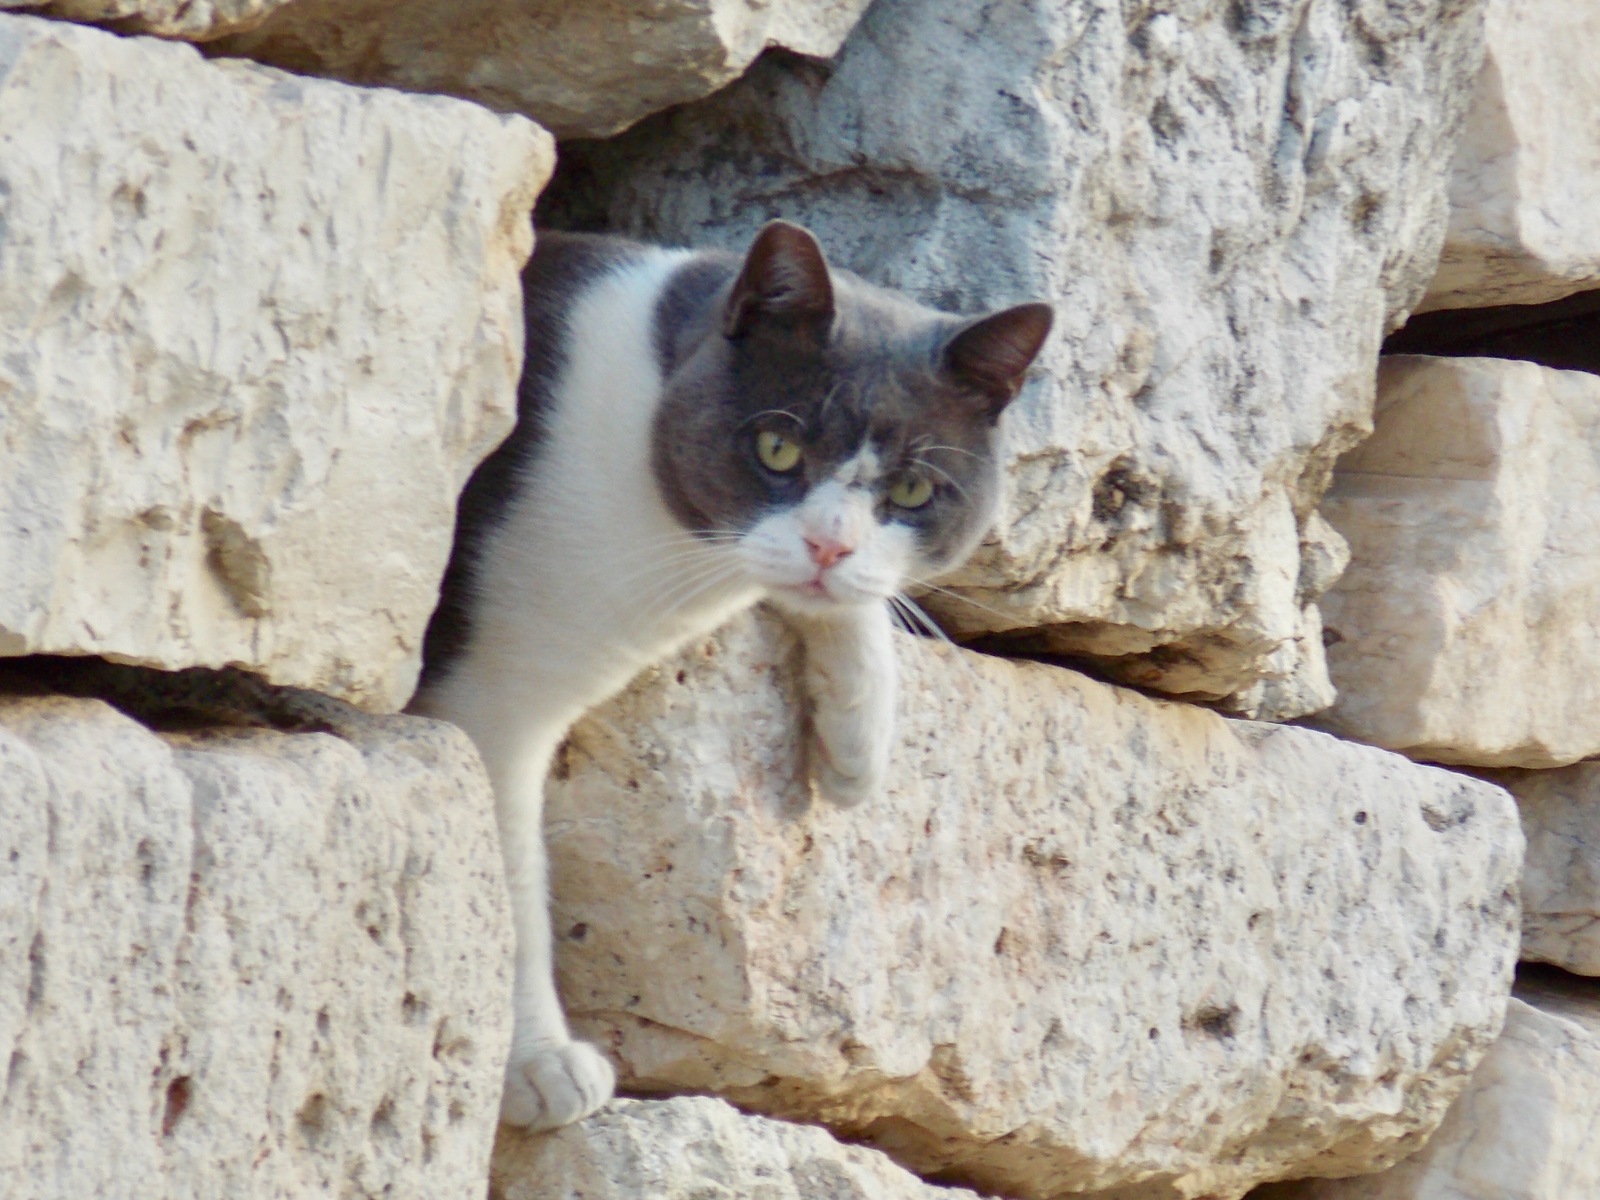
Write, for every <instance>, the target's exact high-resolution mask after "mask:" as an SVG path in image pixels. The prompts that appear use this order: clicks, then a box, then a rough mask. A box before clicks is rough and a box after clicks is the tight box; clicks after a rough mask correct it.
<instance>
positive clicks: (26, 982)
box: [0, 696, 510, 1200]
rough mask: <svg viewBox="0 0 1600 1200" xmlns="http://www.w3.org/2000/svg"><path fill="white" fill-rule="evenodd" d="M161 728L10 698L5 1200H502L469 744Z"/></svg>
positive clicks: (386, 736)
mask: <svg viewBox="0 0 1600 1200" xmlns="http://www.w3.org/2000/svg"><path fill="white" fill-rule="evenodd" d="M307 713H308V715H309V716H310V717H311V718H314V720H315V722H316V723H317V724H320V725H321V726H322V727H323V728H324V729H325V730H326V732H321V733H316V732H302V733H282V732H278V731H276V730H274V729H270V728H213V729H211V730H209V731H206V730H201V731H190V732H180V733H168V734H163V735H160V736H158V735H156V734H153V733H151V732H150V731H149V730H147V729H146V728H145V727H143V726H142V725H139V724H137V723H135V722H134V721H132V720H130V719H129V718H127V717H125V716H122V715H120V714H119V713H117V712H116V711H114V710H113V709H111V708H110V707H108V706H106V705H105V704H102V703H101V702H99V701H95V700H83V699H69V698H64V697H47V698H20V697H15V696H13V697H0V861H5V862H6V863H7V864H8V865H7V866H6V868H5V869H4V871H0V1046H3V1047H5V1051H4V1052H5V1053H6V1054H8V1055H9V1066H8V1068H7V1075H6V1085H5V1088H4V1090H3V1092H0V1179H4V1180H5V1181H6V1183H5V1188H4V1190H5V1194H6V1196H7V1197H8V1200H60V1198H61V1197H67V1196H82V1197H89V1196H105V1197H113V1196H114V1197H117V1198H118V1200H216V1198H217V1197H221V1196H241V1197H242V1196H284V1197H289V1196H313V1195H317V1196H324V1195H326V1196H331V1195H336V1194H337V1195H340V1196H350V1197H379V1196H382V1197H386V1198H392V1200H440V1198H446V1197H460V1198H461V1200H469V1198H474V1200H475V1198H476V1197H479V1196H481V1195H482V1189H483V1177H484V1174H485V1171H486V1169H487V1163H488V1156H489V1152H490V1148H491V1144H492V1140H493V1136H494V1130H495V1125H496V1122H497V1119H498V1111H499V1093H500V1080H501V1073H502V1071H503V1066H504V1056H505V1053H506V1048H507V1043H508V1039H509V1036H510V1013H509V989H510V982H509V978H508V968H507V963H508V962H509V954H510V949H509V938H510V935H509V918H508V914H507V913H506V911H505V901H504V899H503V897H502V884H501V881H500V873H499V866H498V861H499V856H498V853H497V850H496V843H495V834H494V825H493V818H492V815H491V813H492V803H491V800H490V798H489V795H488V784H487V780H486V779H485V777H484V775H483V771H482V767H481V766H480V765H479V764H478V762H477V758H476V755H475V754H474V753H473V751H472V749H471V747H470V746H469V745H468V743H467V742H466V740H465V738H464V737H463V736H462V735H461V734H460V733H458V732H457V731H456V730H454V729H451V728H450V727H448V726H444V725H440V724H437V723H434V722H429V721H423V720H420V719H417V718H410V717H386V718H372V717H363V716H360V715H359V714H356V713H354V712H353V711H352V710H349V709H347V708H344V707H343V706H339V705H337V704H335V703H334V702H332V701H321V702H320V703H316V704H312V706H311V707H309V708H308V709H307Z"/></svg>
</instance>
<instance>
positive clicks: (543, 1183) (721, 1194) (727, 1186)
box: [489, 1096, 977, 1200]
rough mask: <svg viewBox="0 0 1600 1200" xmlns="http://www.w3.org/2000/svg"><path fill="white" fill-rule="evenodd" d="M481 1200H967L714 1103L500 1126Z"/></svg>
mask: <svg viewBox="0 0 1600 1200" xmlns="http://www.w3.org/2000/svg"><path fill="white" fill-rule="evenodd" d="M493 1179H494V1182H493V1185H492V1186H491V1188H490V1192H489V1196H490V1200H555V1198H556V1197H562V1198H563V1200H565V1198H567V1197H574V1198H576V1197H581V1198H582V1200H645V1198H647V1200H977V1196H976V1194H975V1193H973V1192H969V1191H967V1190H966V1189H964V1188H946V1187H934V1186H932V1185H930V1184H927V1183H924V1182H923V1181H922V1180H920V1179H918V1178H917V1177H916V1176H915V1175H912V1174H910V1173H909V1172H907V1171H905V1170H903V1169H901V1168H900V1167H897V1166H895V1165H894V1163H892V1162H890V1161H889V1159H887V1158H886V1157H884V1155H883V1154H881V1153H879V1152H878V1151H875V1150H868V1149H865V1148H863V1147H861V1146H845V1145H841V1144H840V1143H839V1142H837V1141H835V1140H834V1139H833V1138H831V1137H829V1136H828V1134H827V1133H825V1132H824V1131H823V1130H821V1129H818V1128H816V1127H815V1126H811V1125H791V1124H789V1123H788V1122H785V1121H769V1120H767V1119H766V1118H764V1117H751V1116H746V1115H744V1114H743V1113H741V1112H739V1111H738V1109H736V1108H733V1107H732V1106H731V1105H728V1104H726V1103H724V1102H723V1101H721V1100H713V1099H708V1098H706V1097H700V1096H696V1097H688V1096H684V1097H679V1098H677V1099H673V1100H618V1101H615V1102H614V1103H613V1104H612V1105H611V1106H610V1107H609V1108H607V1109H604V1110H602V1111H601V1112H598V1113H596V1114H595V1115H594V1116H592V1117H590V1118H589V1119H588V1120H586V1121H583V1122H582V1123H580V1124H578V1125H571V1126H568V1127H567V1128H566V1129H562V1130H559V1131H557V1132H556V1133H554V1134H535V1135H532V1136H530V1135H528V1134H525V1133H521V1132H519V1131H517V1130H513V1129H509V1128H507V1129H504V1130H502V1131H501V1134H500V1140H499V1142H498V1143H497V1144H496V1146H495V1156H494V1175H493Z"/></svg>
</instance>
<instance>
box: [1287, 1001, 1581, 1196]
mask: <svg viewBox="0 0 1600 1200" xmlns="http://www.w3.org/2000/svg"><path fill="white" fill-rule="evenodd" d="M1516 997H1517V998H1515V999H1513V1000H1512V1001H1511V1005H1510V1007H1509V1008H1508V1009H1507V1011H1506V1026H1505V1032H1504V1033H1503V1034H1502V1035H1501V1036H1500V1040H1499V1041H1497V1042H1496V1043H1495V1044H1494V1047H1493V1048H1492V1049H1491V1050H1490V1051H1489V1053H1488V1054H1487V1055H1486V1056H1485V1057H1484V1060H1483V1062H1482V1063H1480V1064H1479V1066H1478V1070H1477V1072H1476V1073H1475V1074H1474V1075H1473V1077H1472V1086H1471V1087H1470V1088H1468V1089H1467V1091H1465V1092H1463V1093H1462V1094H1461V1097H1460V1099H1458V1100H1457V1101H1456V1102H1455V1104H1454V1105H1453V1106H1452V1107H1451V1109H1450V1115H1449V1116H1448V1117H1446V1118H1445V1122H1444V1124H1443V1125H1441V1126H1440V1127H1439V1132H1438V1133H1436V1134H1435V1135H1434V1136H1433V1138H1432V1139H1431V1140H1430V1141H1429V1142H1428V1144H1427V1145H1426V1146H1425V1147H1423V1149H1422V1151H1421V1152H1420V1153H1418V1154H1417V1155H1415V1156H1414V1157H1412V1158H1408V1159H1406V1160H1405V1162H1403V1163H1401V1164H1400V1165H1399V1166H1397V1167H1395V1168H1394V1169H1392V1170H1389V1171H1385V1172H1383V1173H1382V1174H1379V1175H1368V1176H1364V1177H1360V1178H1355V1179H1324V1180H1306V1181H1304V1182H1301V1183H1296V1184H1285V1185H1282V1186H1280V1187H1273V1188H1266V1189H1263V1191H1262V1193H1261V1195H1260V1200H1580V1197H1589V1196H1600V1138H1597V1137H1596V1136H1595V1131H1596V1130H1597V1129H1600V989H1597V988H1594V987H1590V988H1588V989H1587V995H1584V994H1580V992H1579V990H1578V989H1574V988H1571V987H1566V986H1562V985H1560V984H1556V985H1553V986H1550V985H1539V984H1536V985H1534V986H1531V987H1524V986H1523V985H1522V984H1521V983H1519V984H1518V985H1517V991H1516Z"/></svg>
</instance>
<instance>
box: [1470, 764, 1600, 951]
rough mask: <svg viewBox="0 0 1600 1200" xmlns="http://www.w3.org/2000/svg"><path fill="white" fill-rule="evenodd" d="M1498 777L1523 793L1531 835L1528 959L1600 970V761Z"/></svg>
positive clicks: (1525, 876) (1526, 879)
mask: <svg viewBox="0 0 1600 1200" xmlns="http://www.w3.org/2000/svg"><path fill="white" fill-rule="evenodd" d="M1492 779H1493V780H1494V782H1495V783H1498V784H1499V785H1500V786H1501V787H1504V788H1506V789H1507V790H1509V791H1510V792H1511V794H1512V795H1513V796H1515V797H1516V798H1517V808H1518V809H1519V810H1520V811H1521V813H1522V831H1523V833H1524V834H1525V835H1526V836H1527V839H1528V852H1527V857H1526V859H1525V860H1524V865H1523V869H1522V957H1523V960H1524V961H1531V962H1543V963H1554V964H1555V965H1556V966H1558V967H1562V968H1564V969H1565V970H1568V971H1574V972H1576V973H1578V974H1579V975H1600V762H1581V763H1576V764H1574V765H1573V766H1570V767H1564V768H1562V769H1561V770H1558V771H1496V772H1495V773H1494V774H1493V775H1492Z"/></svg>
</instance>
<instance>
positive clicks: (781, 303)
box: [723, 221, 833, 338]
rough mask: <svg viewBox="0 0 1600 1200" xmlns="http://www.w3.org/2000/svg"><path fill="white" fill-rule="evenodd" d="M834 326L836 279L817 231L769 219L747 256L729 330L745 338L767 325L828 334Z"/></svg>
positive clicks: (732, 298)
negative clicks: (831, 326)
mask: <svg viewBox="0 0 1600 1200" xmlns="http://www.w3.org/2000/svg"><path fill="white" fill-rule="evenodd" d="M832 322H833V281H832V280H831V279H830V278H829V277H828V261H827V259H825V258H823V256H822V247H821V246H819V245H818V244H817V239H816V238H814V237H812V236H811V231H810V230H808V229H804V228H802V227H801V226H799V225H794V224H791V223H790V222H788V221H769V222H767V224H766V225H765V226H763V227H762V229H761V232H760V233H758V234H756V239H755V241H754V242H752V243H751V244H750V252H749V253H748V254H746V255H745V260H744V269H743V270H742V271H740V272H739V278H738V280H737V281H736V282H735V283H734V285H733V291H732V293H731V294H730V295H729V296H728V306H727V309H726V311H725V313H724V315H723V332H724V333H725V334H727V335H728V336H729V337H731V338H736V337H742V336H744V335H745V334H746V333H748V332H750V330H751V329H753V328H755V327H756V326H757V325H758V324H761V323H771V324H774V325H778V326H782V327H784V328H789V329H800V330H805V331H807V332H811V333H817V334H825V333H826V332H827V329H828V326H829V325H830V324H832Z"/></svg>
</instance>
